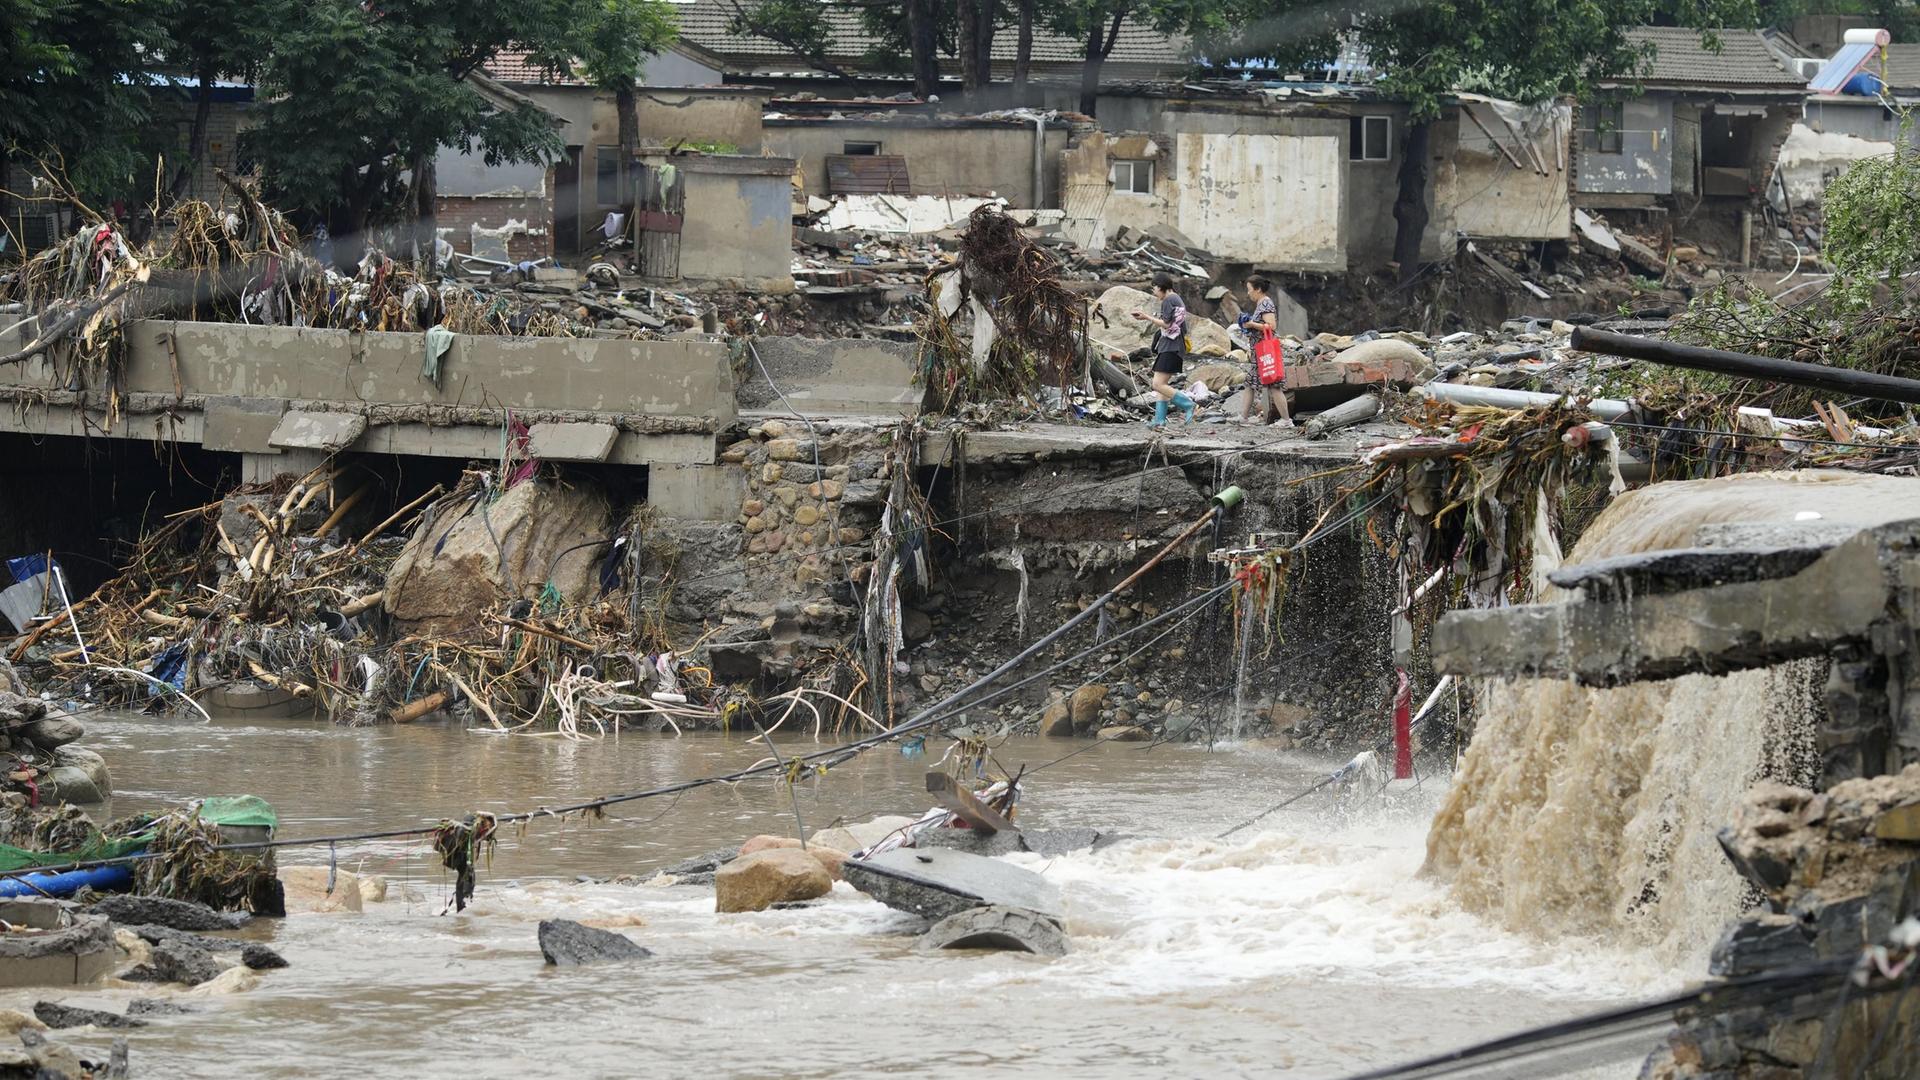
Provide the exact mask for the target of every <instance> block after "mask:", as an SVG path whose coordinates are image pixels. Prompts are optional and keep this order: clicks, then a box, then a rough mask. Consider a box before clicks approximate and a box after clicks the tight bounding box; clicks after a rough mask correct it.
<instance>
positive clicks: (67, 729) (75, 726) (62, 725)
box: [14, 711, 87, 750]
mask: <svg viewBox="0 0 1920 1080" xmlns="http://www.w3.org/2000/svg"><path fill="white" fill-rule="evenodd" d="M86 733H87V729H86V728H85V727H84V726H82V725H81V723H80V721H78V720H75V719H74V718H73V717H71V716H68V715H67V714H65V713H63V712H58V711H55V712H50V713H48V714H47V715H46V716H45V717H43V718H41V719H39V720H35V721H34V722H33V723H31V724H28V725H26V726H25V727H22V728H20V729H18V730H17V731H15V732H14V734H15V735H17V736H24V737H25V738H26V740H27V741H28V742H30V743H32V744H33V745H35V746H37V747H39V748H40V749H42V750H52V749H55V748H57V747H61V746H65V745H67V744H68V743H70V742H75V741H77V740H78V739H79V738H80V737H81V736H82V735H85V734H86Z"/></svg>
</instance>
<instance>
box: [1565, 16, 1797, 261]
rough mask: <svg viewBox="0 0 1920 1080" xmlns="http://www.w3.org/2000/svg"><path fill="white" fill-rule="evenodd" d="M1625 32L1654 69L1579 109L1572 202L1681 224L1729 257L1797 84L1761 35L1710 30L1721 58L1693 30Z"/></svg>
mask: <svg viewBox="0 0 1920 1080" xmlns="http://www.w3.org/2000/svg"><path fill="white" fill-rule="evenodd" d="M1631 34H1632V36H1633V37H1634V39H1635V40H1636V41H1637V42H1640V43H1643V44H1648V45H1651V46H1652V47H1653V48H1654V50H1655V53H1654V56H1653V60H1652V67H1651V70H1649V71H1648V72H1647V73H1646V74H1645V75H1644V76H1643V77H1642V78H1641V79H1640V80H1639V81H1638V83H1637V84H1636V83H1630V82H1625V81H1623V82H1619V83H1614V84H1611V85H1608V86H1604V87H1603V88H1602V92H1601V93H1600V94H1599V95H1597V96H1596V97H1595V98H1593V99H1592V100H1589V101H1583V102H1581V103H1580V106H1579V121H1578V137H1577V139H1576V141H1575V144H1574V147H1573V158H1574V162H1575V177H1576V182H1577V185H1578V186H1577V189H1576V191H1575V194H1574V204H1575V205H1576V206H1578V207H1580V208H1583V209H1592V210H1604V211H1607V212H1608V214H1609V215H1610V216H1615V217H1618V216H1620V215H1623V214H1624V215H1627V216H1629V217H1632V216H1640V217H1647V218H1651V219H1654V220H1655V221H1656V222H1657V221H1659V220H1661V219H1666V220H1669V221H1675V220H1676V219H1678V220H1684V221H1685V222H1686V224H1687V227H1688V229H1689V231H1690V232H1691V233H1692V234H1694V235H1708V234H1718V236H1717V239H1718V241H1719V242H1721V243H1723V244H1724V245H1725V246H1726V247H1727V248H1728V249H1729V250H1727V251H1726V252H1725V254H1727V255H1733V254H1735V253H1736V249H1737V250H1745V245H1744V243H1743V241H1742V239H1741V238H1742V236H1743V235H1744V236H1746V237H1747V238H1748V239H1749V240H1750V239H1751V237H1752V220H1753V210H1754V208H1755V207H1756V206H1757V205H1758V204H1759V202H1760V200H1761V199H1763V198H1764V197H1765V193H1766V191H1767V186H1768V184H1769V183H1771V182H1772V180H1773V168H1774V163H1775V161H1776V160H1777V159H1778V158H1779V154H1780V147H1781V144H1782V143H1784V142H1785V141H1786V138H1787V135H1788V132H1789V131H1790V130H1791V129H1792V127H1793V124H1794V122H1795V121H1796V120H1798V119H1799V118H1800V114H1801V109H1802V105H1803V103H1804V102H1805V100H1806V96H1807V95H1806V80H1805V78H1803V77H1802V76H1801V75H1800V74H1799V72H1798V71H1796V70H1795V69H1794V68H1793V67H1792V66H1790V65H1789V64H1788V62H1787V61H1786V59H1785V58H1783V57H1782V56H1781V55H1780V54H1779V53H1778V52H1776V51H1775V49H1774V48H1772V47H1771V46H1770V44H1769V42H1768V41H1767V39H1766V37H1765V36H1764V35H1763V34H1762V33H1761V32H1760V31H1756V30H1719V31H1716V33H1715V36H1716V37H1717V39H1718V41H1719V45H1720V48H1719V51H1717V52H1716V51H1714V50H1713V49H1711V48H1709V47H1708V46H1707V45H1705V44H1703V43H1702V42H1701V40H1700V35H1699V34H1698V33H1696V32H1695V31H1692V30H1686V29H1680V28H1669V27H1643V28H1640V29H1637V30H1634V31H1632V32H1631ZM1743 226H1744V227H1745V228H1744V231H1743Z"/></svg>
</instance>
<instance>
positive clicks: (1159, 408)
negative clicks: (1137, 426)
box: [1147, 398, 1167, 427]
mask: <svg viewBox="0 0 1920 1080" xmlns="http://www.w3.org/2000/svg"><path fill="white" fill-rule="evenodd" d="M1147 426H1148V427H1166V426H1167V399H1166V398H1161V399H1160V400H1159V401H1156V402H1154V404H1153V423H1151V424H1148V425H1147Z"/></svg>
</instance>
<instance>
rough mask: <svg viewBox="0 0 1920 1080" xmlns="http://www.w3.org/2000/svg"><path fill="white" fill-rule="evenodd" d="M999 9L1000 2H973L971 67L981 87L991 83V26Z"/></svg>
mask: <svg viewBox="0 0 1920 1080" xmlns="http://www.w3.org/2000/svg"><path fill="white" fill-rule="evenodd" d="M999 7H1000V0H974V19H975V25H974V30H973V66H974V70H976V71H978V72H979V73H980V85H981V86H989V85H992V83H993V24H994V21H995V20H996V18H998V16H999Z"/></svg>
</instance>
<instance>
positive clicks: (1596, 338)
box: [1572, 326, 1920, 405]
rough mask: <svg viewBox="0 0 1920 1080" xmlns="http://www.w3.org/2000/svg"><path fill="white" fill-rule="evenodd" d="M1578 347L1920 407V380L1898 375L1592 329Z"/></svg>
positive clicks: (1579, 333)
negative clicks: (1805, 362)
mask: <svg viewBox="0 0 1920 1080" xmlns="http://www.w3.org/2000/svg"><path fill="white" fill-rule="evenodd" d="M1572 346H1573V348H1575V349H1578V350H1580V351H1582V352H1596V353H1605V354H1607V355H1609V356H1625V357H1628V358H1631V359H1634V360H1650V361H1652V362H1654V363H1656V364H1666V365H1668V366H1670V367H1681V368H1689V369H1691V370H1694V371H1712V372H1716V373H1718V374H1721V375H1732V376H1734V377H1736V378H1742V379H1759V380H1761V381H1763V382H1773V383H1785V384H1787V385H1789V386H1805V387H1808V388H1810V389H1814V390H1822V391H1825V392H1827V393H1830V394H1838V395H1842V396H1846V397H1866V398H1873V399H1874V400H1876V401H1899V402H1904V403H1906V404H1909V405H1920V379H1902V378H1899V377H1898V376H1894V375H1876V374H1873V373H1872V372H1867V371H1852V370H1849V369H1847V368H1836V367H1827V366H1825V365H1822V364H1803V363H1800V362H1799V361H1796V360H1775V359H1774V358H1772V357H1770V356H1751V355H1748V354H1747V353H1737V352H1727V351H1725V350H1724V349H1702V348H1699V347H1696V346H1693V345H1676V344H1674V343H1673V342H1670V341H1659V340H1656V339H1654V338H1643V337H1634V336H1632V335H1630V334H1615V333H1612V332H1609V331H1606V330H1595V329H1593V328H1591V327H1587V326H1576V327H1574V328H1573V341H1572Z"/></svg>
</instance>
